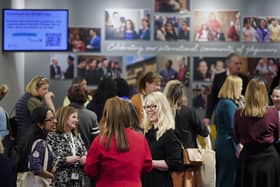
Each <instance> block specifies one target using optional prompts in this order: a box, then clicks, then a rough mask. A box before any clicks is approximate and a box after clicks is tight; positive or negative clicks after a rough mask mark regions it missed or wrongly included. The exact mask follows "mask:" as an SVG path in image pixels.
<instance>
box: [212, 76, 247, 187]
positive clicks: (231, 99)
mask: <svg viewBox="0 0 280 187" xmlns="http://www.w3.org/2000/svg"><path fill="white" fill-rule="evenodd" d="M241 90H242V79H241V78H240V77H238V76H234V75H230V76H228V77H227V78H226V80H225V82H224V84H223V86H222V87H221V89H220V91H219V94H218V98H219V101H218V104H217V108H216V113H215V118H214V119H215V124H216V128H217V137H216V146H215V147H216V167H217V181H216V182H217V187H233V186H234V180H235V174H236V164H237V157H236V152H237V144H238V142H237V141H236V139H235V137H234V113H235V111H236V110H237V109H238V104H237V103H238V102H237V101H238V100H239V99H240V97H241Z"/></svg>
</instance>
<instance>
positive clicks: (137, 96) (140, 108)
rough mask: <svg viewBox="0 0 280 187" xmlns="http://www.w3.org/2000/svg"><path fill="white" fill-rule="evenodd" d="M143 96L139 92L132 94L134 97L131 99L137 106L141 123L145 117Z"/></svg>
mask: <svg viewBox="0 0 280 187" xmlns="http://www.w3.org/2000/svg"><path fill="white" fill-rule="evenodd" d="M141 97H142V94H140V93H137V94H135V95H134V96H132V98H131V101H132V103H133V104H134V106H135V108H136V111H137V115H138V118H139V121H140V123H141V122H142V121H143V118H144V109H143V103H142V98H141Z"/></svg>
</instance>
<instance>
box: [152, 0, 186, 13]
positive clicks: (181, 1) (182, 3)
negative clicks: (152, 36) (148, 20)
mask: <svg viewBox="0 0 280 187" xmlns="http://www.w3.org/2000/svg"><path fill="white" fill-rule="evenodd" d="M188 11H190V0H155V12H162V13H178V12H179V13H185V12H188Z"/></svg>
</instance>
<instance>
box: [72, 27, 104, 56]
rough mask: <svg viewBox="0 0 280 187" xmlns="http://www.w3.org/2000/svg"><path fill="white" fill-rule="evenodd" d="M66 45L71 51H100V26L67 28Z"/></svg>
mask: <svg viewBox="0 0 280 187" xmlns="http://www.w3.org/2000/svg"><path fill="white" fill-rule="evenodd" d="M68 37H69V39H68V47H69V51H73V52H100V50H101V29H100V28H80V27H70V28H69V36H68Z"/></svg>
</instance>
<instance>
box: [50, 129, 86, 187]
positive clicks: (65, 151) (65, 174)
mask: <svg viewBox="0 0 280 187" xmlns="http://www.w3.org/2000/svg"><path fill="white" fill-rule="evenodd" d="M73 140H74V143H75V152H76V155H77V156H80V157H82V156H86V153H87V150H86V148H85V146H84V143H83V141H82V140H81V138H80V136H74V135H73ZM48 142H49V144H50V145H51V147H52V150H53V153H54V155H55V160H56V167H57V169H56V173H55V180H54V186H58V187H84V186H87V185H88V184H89V182H88V181H89V179H88V178H87V177H86V176H85V174H84V172H83V166H82V165H80V163H75V164H69V163H66V162H65V161H66V157H68V156H72V155H73V154H72V147H71V136H70V135H69V134H65V133H57V132H55V133H49V135H48ZM73 173H75V174H78V179H75V180H73V177H72V176H71V175H73Z"/></svg>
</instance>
